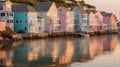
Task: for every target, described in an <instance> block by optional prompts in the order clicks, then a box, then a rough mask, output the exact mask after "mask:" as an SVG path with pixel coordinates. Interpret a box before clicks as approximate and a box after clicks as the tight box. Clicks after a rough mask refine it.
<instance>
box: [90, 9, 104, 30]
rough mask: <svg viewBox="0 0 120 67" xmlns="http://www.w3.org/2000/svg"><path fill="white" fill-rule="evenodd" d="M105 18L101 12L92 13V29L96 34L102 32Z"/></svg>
mask: <svg viewBox="0 0 120 67" xmlns="http://www.w3.org/2000/svg"><path fill="white" fill-rule="evenodd" d="M102 21H103V16H102V15H101V13H100V12H99V11H97V12H96V11H91V12H90V29H91V30H92V31H94V32H97V31H100V30H101V29H102V25H103V24H102Z"/></svg>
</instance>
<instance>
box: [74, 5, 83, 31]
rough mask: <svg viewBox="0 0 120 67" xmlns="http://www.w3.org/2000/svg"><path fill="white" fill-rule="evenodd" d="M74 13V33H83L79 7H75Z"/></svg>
mask: <svg viewBox="0 0 120 67" xmlns="http://www.w3.org/2000/svg"><path fill="white" fill-rule="evenodd" d="M73 12H74V22H75V28H74V31H75V32H80V31H81V22H82V20H81V13H80V11H79V9H78V8H77V7H75V8H74V9H73Z"/></svg>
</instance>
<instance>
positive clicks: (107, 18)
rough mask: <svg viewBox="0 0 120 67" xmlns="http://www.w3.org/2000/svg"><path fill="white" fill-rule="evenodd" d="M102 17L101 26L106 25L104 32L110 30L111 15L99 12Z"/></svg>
mask: <svg viewBox="0 0 120 67" xmlns="http://www.w3.org/2000/svg"><path fill="white" fill-rule="evenodd" d="M101 14H102V16H103V24H104V25H106V26H107V27H106V31H109V30H111V27H112V26H111V15H112V13H107V12H101Z"/></svg>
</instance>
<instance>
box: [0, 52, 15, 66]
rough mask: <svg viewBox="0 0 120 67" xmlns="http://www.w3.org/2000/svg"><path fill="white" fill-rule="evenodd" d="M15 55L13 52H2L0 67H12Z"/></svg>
mask: <svg viewBox="0 0 120 67" xmlns="http://www.w3.org/2000/svg"><path fill="white" fill-rule="evenodd" d="M12 59H13V53H12V51H5V50H3V51H0V67H10V66H12V65H13V64H12Z"/></svg>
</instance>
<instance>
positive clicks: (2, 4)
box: [0, 0, 14, 30]
mask: <svg viewBox="0 0 120 67" xmlns="http://www.w3.org/2000/svg"><path fill="white" fill-rule="evenodd" d="M11 5H12V2H11V1H10V0H2V1H0V19H1V20H3V21H4V22H5V24H6V28H9V29H11V30H14V22H13V20H14V18H13V16H14V13H13V12H12V11H11V8H12V7H11Z"/></svg>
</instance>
